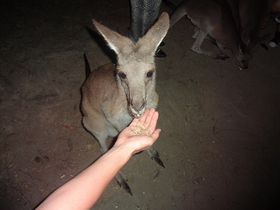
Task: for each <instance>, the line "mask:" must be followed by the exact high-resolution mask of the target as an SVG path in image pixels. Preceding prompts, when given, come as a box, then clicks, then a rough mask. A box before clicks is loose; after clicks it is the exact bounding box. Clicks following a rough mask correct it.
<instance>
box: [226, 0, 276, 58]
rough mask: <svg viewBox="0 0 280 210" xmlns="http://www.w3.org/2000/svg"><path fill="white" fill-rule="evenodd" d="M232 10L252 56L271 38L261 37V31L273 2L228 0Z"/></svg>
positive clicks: (270, 0)
mask: <svg viewBox="0 0 280 210" xmlns="http://www.w3.org/2000/svg"><path fill="white" fill-rule="evenodd" d="M226 1H227V2H228V3H229V5H230V7H231V10H232V13H233V17H234V19H235V23H236V25H237V27H238V30H239V33H240V35H241V38H242V40H243V42H244V43H245V44H246V48H247V52H249V53H250V54H251V56H252V54H253V53H254V52H255V51H256V50H257V49H258V46H260V44H261V43H262V42H263V41H264V40H265V39H267V38H268V37H269V35H270V34H266V35H264V36H263V37H260V29H261V26H262V24H263V23H264V21H265V19H266V17H267V16H268V15H269V12H270V9H271V6H272V3H273V0H239V1H237V0H226Z"/></svg>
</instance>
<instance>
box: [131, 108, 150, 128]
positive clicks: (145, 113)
mask: <svg viewBox="0 0 280 210" xmlns="http://www.w3.org/2000/svg"><path fill="white" fill-rule="evenodd" d="M148 112H149V109H146V110H145V112H144V114H143V115H142V116H141V117H140V118H136V117H135V118H134V119H133V120H132V122H131V123H130V125H129V126H135V127H136V126H137V123H138V122H140V120H141V119H143V118H144V119H146V115H147V113H148Z"/></svg>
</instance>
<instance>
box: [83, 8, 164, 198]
mask: <svg viewBox="0 0 280 210" xmlns="http://www.w3.org/2000/svg"><path fill="white" fill-rule="evenodd" d="M93 23H94V25H95V27H96V29H97V30H98V31H99V33H100V34H101V35H102V36H103V37H104V39H105V40H106V41H107V43H108V45H109V47H110V48H111V49H112V50H114V51H115V53H116V54H117V64H116V65H113V64H105V65H102V66H100V67H98V68H97V69H96V70H94V71H93V72H92V73H91V74H90V75H89V77H88V78H87V79H86V81H85V83H84V84H83V86H82V88H81V89H82V102H81V111H82V113H83V119H82V122H83V125H84V127H85V129H86V130H87V131H89V132H90V133H91V134H92V135H93V136H94V137H95V138H96V139H97V140H98V142H99V144H100V146H101V149H102V153H105V152H106V151H107V150H108V147H107V145H106V139H107V137H109V136H110V137H116V136H117V135H118V134H119V133H120V132H121V131H122V130H123V129H124V128H126V127H127V126H128V125H129V123H130V122H131V121H132V120H133V118H134V117H140V116H141V115H142V114H143V113H144V111H145V109H146V108H148V109H150V108H156V106H157V103H158V94H157V93H156V90H155V85H156V68H155V61H154V54H155V51H156V49H157V47H158V45H159V44H160V43H161V41H162V39H163V38H164V37H165V35H166V33H167V31H168V29H169V16H168V14H167V13H162V15H161V16H160V17H159V19H158V21H157V22H156V23H155V24H154V25H153V26H152V27H151V28H150V30H148V32H147V33H146V34H145V35H144V36H143V37H142V38H140V39H139V40H138V41H137V43H133V42H132V41H131V40H130V39H129V38H127V37H124V36H121V35H120V34H118V33H117V32H115V31H112V30H110V29H109V28H107V27H105V26H103V25H101V24H100V23H98V22H96V21H95V20H93ZM147 152H148V154H149V156H150V157H151V159H154V160H155V161H156V162H157V163H158V164H159V165H161V166H163V167H164V165H163V163H162V161H161V159H160V158H159V154H158V152H157V151H156V150H154V149H153V148H152V147H150V148H149V149H147ZM115 178H116V180H117V182H118V184H119V185H120V186H123V188H124V189H125V190H126V191H127V192H128V193H130V194H131V195H132V192H131V189H130V187H129V186H128V184H127V183H126V178H125V176H124V175H123V174H122V173H121V172H120V171H119V172H118V173H117V175H116V176H115Z"/></svg>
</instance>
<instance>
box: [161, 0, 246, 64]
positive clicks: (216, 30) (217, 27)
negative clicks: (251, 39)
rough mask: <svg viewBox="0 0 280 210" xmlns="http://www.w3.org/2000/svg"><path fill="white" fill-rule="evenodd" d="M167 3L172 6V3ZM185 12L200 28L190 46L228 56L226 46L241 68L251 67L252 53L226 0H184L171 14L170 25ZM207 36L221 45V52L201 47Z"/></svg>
mask: <svg viewBox="0 0 280 210" xmlns="http://www.w3.org/2000/svg"><path fill="white" fill-rule="evenodd" d="M164 2H165V3H166V4H167V5H168V6H169V5H170V2H168V1H165V0H164ZM185 15H187V17H188V18H189V19H190V20H191V22H192V23H193V24H194V25H195V26H196V27H197V28H198V30H197V31H196V33H195V34H194V36H193V38H196V40H195V42H194V44H193V46H192V47H191V49H192V50H193V51H194V52H197V53H201V54H206V55H209V56H212V57H215V58H220V59H226V58H228V56H227V55H226V53H225V48H227V49H230V50H231V51H232V53H233V54H234V56H235V58H236V59H237V61H238V62H239V64H240V66H241V68H245V69H246V68H248V61H249V60H250V56H249V55H248V53H247V52H246V46H245V44H244V42H243V41H242V39H241V36H240V34H239V31H238V29H237V27H236V24H235V21H234V19H233V15H232V12H231V8H230V6H229V4H228V3H227V2H226V1H225V0H185V1H183V2H182V3H181V4H180V5H179V6H178V7H177V8H176V9H175V11H174V12H173V14H172V15H171V17H170V27H172V26H173V25H174V24H175V23H176V22H177V21H179V20H180V19H181V18H182V17H183V16H185ZM206 37H209V38H210V39H211V41H212V42H214V43H215V44H216V45H217V46H218V47H219V49H220V54H218V55H216V54H214V53H213V52H208V51H206V50H202V49H201V48H200V46H201V44H202V42H203V40H204V39H205V38H206Z"/></svg>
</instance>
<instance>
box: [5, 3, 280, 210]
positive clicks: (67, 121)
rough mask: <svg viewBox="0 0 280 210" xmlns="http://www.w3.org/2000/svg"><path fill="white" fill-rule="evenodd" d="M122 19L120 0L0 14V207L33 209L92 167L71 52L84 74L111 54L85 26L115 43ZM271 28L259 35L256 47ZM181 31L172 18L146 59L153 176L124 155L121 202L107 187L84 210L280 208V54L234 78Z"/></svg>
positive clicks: (80, 76)
mask: <svg viewBox="0 0 280 210" xmlns="http://www.w3.org/2000/svg"><path fill="white" fill-rule="evenodd" d="M178 2H179V1H176V3H178ZM120 5H121V6H120ZM129 9H130V8H129V1H128V0H119V1H112V0H107V1H101V0H91V1H89V0H72V1H60V0H48V1H43V0H36V1H33V0H26V1H18V0H15V1H10V2H9V3H7V2H6V3H5V4H3V3H2V4H1V8H0V14H1V19H0V24H1V27H0V28H1V32H0V36H1V38H0V55H1V57H0V68H1V71H0V110H1V111H0V113H1V118H0V119H1V124H0V125H1V127H0V155H1V156H0V157H1V172H0V199H1V203H0V209H14V210H18V209H20V210H25V209H33V208H35V207H36V206H37V205H38V204H39V203H40V202H41V201H42V200H43V199H44V198H46V196H48V195H49V194H50V193H51V192H53V191H54V190H55V189H56V188H57V187H59V186H60V185H62V184H63V183H65V182H67V181H68V180H69V179H71V178H72V177H74V176H75V175H76V174H78V173H79V172H81V171H82V170H83V169H85V168H86V167H87V166H88V165H90V164H91V163H92V162H94V161H95V160H96V159H97V158H98V157H100V155H101V152H100V147H99V144H98V143H97V141H96V140H95V139H94V138H93V137H92V136H91V135H90V134H89V133H87V132H86V131H85V130H84V128H83V127H82V125H81V117H82V116H81V112H80V107H79V106H80V100H81V94H80V87H81V85H82V84H83V82H84V79H85V71H84V69H85V67H84V60H83V54H84V53H86V54H87V57H88V59H89V62H90V65H91V67H92V69H94V68H96V67H98V66H99V65H102V64H104V63H110V62H111V57H112V53H111V54H108V51H107V50H104V49H103V48H102V47H101V46H102V45H100V43H99V41H100V39H99V40H98V39H94V38H92V37H91V36H90V34H89V33H88V30H87V28H88V29H89V30H92V29H93V26H92V23H91V19H92V18H95V19H96V20H98V21H101V22H102V23H103V24H104V25H106V26H108V27H110V28H111V29H113V30H116V31H118V32H119V33H121V34H122V35H127V32H128V30H127V28H128V26H129V20H130V18H129V15H130V10H129ZM162 11H167V12H168V13H171V10H170V9H169V8H168V7H167V6H165V5H164V4H163V5H162V7H161V12H162ZM275 27H276V23H275V22H274V21H270V22H269V23H268V26H267V28H266V29H265V30H264V31H262V33H271V34H272V35H271V37H270V38H269V39H268V40H266V42H265V43H266V44H268V42H269V40H270V39H271V38H272V36H273V34H274V30H275ZM193 30H194V26H193V25H192V24H191V23H190V22H189V21H188V19H187V18H183V19H182V20H180V21H179V22H178V23H177V24H176V25H175V26H174V27H173V28H171V29H170V30H169V32H168V34H167V36H166V38H165V39H164V41H165V43H166V45H165V46H164V47H162V49H163V50H164V51H165V52H166V53H167V57H166V58H164V59H156V64H157V92H158V94H159V99H160V101H159V106H158V111H159V113H160V119H159V123H158V127H159V128H161V129H162V133H161V136H160V138H159V140H158V141H157V142H156V143H155V145H154V148H155V149H156V150H158V151H159V153H160V155H161V159H162V160H163V162H164V164H165V168H162V167H160V166H159V165H157V164H156V163H155V162H154V161H152V160H151V159H150V158H149V157H148V155H147V154H146V153H145V152H143V153H141V154H139V155H136V156H134V157H132V158H131V160H130V161H129V162H128V163H127V165H125V167H124V168H123V169H122V172H123V173H124V174H125V175H126V177H127V178H128V184H129V185H130V187H131V189H132V192H133V196H131V195H129V194H127V193H126V192H125V191H124V190H123V189H122V188H120V187H119V186H118V185H117V183H116V182H115V180H112V182H111V183H110V184H109V186H108V187H107V189H106V190H105V192H104V193H103V195H102V196H101V198H100V199H99V200H98V202H97V203H96V205H95V206H94V207H93V209H97V210H98V209H102V210H107V209H108V210H109V209H110V210H111V209H151V210H171V209H194V210H196V209H215V210H216V209H280V199H279V198H280V179H279V177H280V153H279V151H280V148H279V146H280V143H279V130H280V120H279V117H280V113H279V108H280V107H279V106H280V100H279V99H280V88H279V84H280V71H279V70H280V59H279V56H280V47H276V48H270V49H269V51H266V50H265V49H263V48H260V49H259V50H258V51H257V52H256V53H255V54H254V56H253V59H252V60H251V62H250V66H249V69H247V70H242V71H240V70H239V69H238V68H237V63H236V60H235V59H234V57H233V55H232V54H231V53H230V52H228V54H229V56H230V57H231V58H230V59H229V60H226V61H222V60H216V59H213V58H210V57H207V56H204V55H200V54H197V53H194V52H192V51H191V50H190V47H191V46H192V44H193V41H194V40H193V39H192V38H191V36H192V33H193ZM203 48H205V49H209V50H212V51H217V52H218V50H217V48H216V47H215V46H213V45H212V44H210V43H209V42H205V43H204V44H203ZM67 126H68V127H67Z"/></svg>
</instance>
